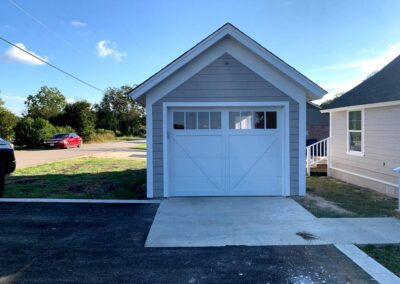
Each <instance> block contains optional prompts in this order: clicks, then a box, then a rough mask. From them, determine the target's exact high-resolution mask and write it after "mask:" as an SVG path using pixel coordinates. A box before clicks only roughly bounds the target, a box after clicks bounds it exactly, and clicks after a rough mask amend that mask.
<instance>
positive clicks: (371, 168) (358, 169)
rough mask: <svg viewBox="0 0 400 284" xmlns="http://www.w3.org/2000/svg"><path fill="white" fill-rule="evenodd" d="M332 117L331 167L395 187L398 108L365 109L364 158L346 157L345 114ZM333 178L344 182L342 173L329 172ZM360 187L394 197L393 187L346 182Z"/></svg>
mask: <svg viewBox="0 0 400 284" xmlns="http://www.w3.org/2000/svg"><path fill="white" fill-rule="evenodd" d="M331 115H332V125H331V127H332V138H331V139H332V140H331V141H332V146H331V147H332V148H331V151H332V152H331V157H332V167H335V168H338V169H341V170H345V171H349V172H353V173H356V174H359V175H363V176H368V177H371V178H374V179H378V180H382V181H385V182H389V183H393V184H397V175H396V174H395V173H394V172H393V168H395V167H398V166H399V165H400V144H399V141H400V127H399V121H400V106H392V107H381V108H367V109H365V111H364V117H365V118H364V128H365V130H364V131H365V132H364V156H363V157H358V156H354V155H349V154H346V151H347V112H346V111H340V112H334V113H331ZM332 175H333V176H334V177H337V178H341V179H343V173H339V172H338V171H332ZM346 179H347V180H346V181H352V182H353V183H357V184H359V185H360V186H366V187H369V188H372V189H375V190H378V191H381V192H383V193H386V194H389V195H394V189H393V187H390V186H389V187H388V186H382V185H380V186H379V184H377V183H376V182H368V181H366V180H364V181H361V180H360V181H357V179H356V178H354V177H353V178H352V179H350V178H346Z"/></svg>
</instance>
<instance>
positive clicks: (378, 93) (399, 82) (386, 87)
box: [324, 55, 400, 110]
mask: <svg viewBox="0 0 400 284" xmlns="http://www.w3.org/2000/svg"><path fill="white" fill-rule="evenodd" d="M398 100H400V55H399V56H398V57H397V58H395V59H394V60H393V61H392V62H390V63H389V64H388V65H386V66H385V67H384V68H383V69H382V70H380V71H379V72H378V73H376V74H375V75H373V76H371V77H370V78H368V79H367V80H365V81H364V82H362V83H361V84H359V85H358V86H356V87H354V88H353V89H351V90H350V91H348V92H347V93H344V94H343V95H342V96H340V97H338V98H337V99H335V100H333V101H332V102H331V103H330V104H328V105H327V106H326V107H324V110H329V109H335V108H342V107H350V106H358V105H366V104H375V103H384V102H391V101H398Z"/></svg>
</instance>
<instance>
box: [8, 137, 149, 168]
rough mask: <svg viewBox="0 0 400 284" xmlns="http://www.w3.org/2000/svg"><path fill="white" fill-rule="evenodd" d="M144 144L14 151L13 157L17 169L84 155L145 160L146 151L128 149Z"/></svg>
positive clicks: (126, 142) (129, 142) (140, 142)
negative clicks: (129, 157)
mask: <svg viewBox="0 0 400 284" xmlns="http://www.w3.org/2000/svg"><path fill="white" fill-rule="evenodd" d="M143 143H146V141H145V140H134V141H121V142H111V143H98V144H84V145H83V146H82V147H81V148H72V149H53V150H31V151H27V150H22V151H15V157H16V159H17V169H22V168H26V167H31V166H36V165H40V164H45V163H50V162H56V161H60V160H65V159H69V158H75V157H79V156H86V155H99V156H104V155H106V156H110V154H105V153H114V154H112V155H114V156H115V157H116V158H121V157H123V156H124V155H123V154H116V153H123V152H125V153H127V154H125V156H127V155H130V156H131V157H135V158H140V157H142V158H145V154H146V151H141V150H134V149H129V147H131V146H135V145H139V144H143Z"/></svg>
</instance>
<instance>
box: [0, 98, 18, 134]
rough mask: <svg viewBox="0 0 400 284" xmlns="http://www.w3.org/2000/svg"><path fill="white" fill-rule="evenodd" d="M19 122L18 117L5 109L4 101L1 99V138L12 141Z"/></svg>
mask: <svg viewBox="0 0 400 284" xmlns="http://www.w3.org/2000/svg"><path fill="white" fill-rule="evenodd" d="M17 122H18V117H17V116H16V115H15V114H13V113H12V112H11V111H9V110H8V109H6V108H5V107H4V101H3V100H2V99H0V137H2V138H4V139H6V140H12V139H13V136H14V127H15V125H16V124H17Z"/></svg>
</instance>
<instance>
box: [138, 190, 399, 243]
mask: <svg viewBox="0 0 400 284" xmlns="http://www.w3.org/2000/svg"><path fill="white" fill-rule="evenodd" d="M177 232H179V233H177ZM399 240H400V220H399V219H397V218H316V217H315V216H314V215H312V214H311V213H309V212H308V211H307V210H306V209H304V208H303V207H302V206H300V205H299V204H298V203H297V202H295V201H294V200H292V199H290V198H284V197H216V198H212V197H207V198H173V199H169V200H163V201H162V203H161V205H160V208H159V210H158V212H157V215H156V217H155V220H154V222H153V225H152V227H151V230H150V233H149V236H148V238H147V241H146V246H147V247H199V246H227V245H249V246H257V245H323V244H335V245H343V244H371V243H374V244H389V243H398V242H399Z"/></svg>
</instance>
